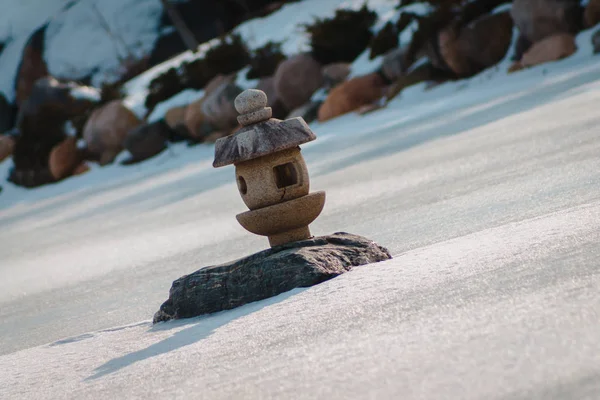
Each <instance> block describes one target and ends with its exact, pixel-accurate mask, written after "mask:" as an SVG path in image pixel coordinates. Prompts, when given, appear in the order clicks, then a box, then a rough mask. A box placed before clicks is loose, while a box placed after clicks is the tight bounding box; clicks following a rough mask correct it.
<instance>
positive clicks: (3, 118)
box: [0, 93, 17, 133]
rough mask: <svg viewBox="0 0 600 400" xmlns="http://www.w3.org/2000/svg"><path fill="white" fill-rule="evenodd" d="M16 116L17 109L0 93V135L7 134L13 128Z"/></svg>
mask: <svg viewBox="0 0 600 400" xmlns="http://www.w3.org/2000/svg"><path fill="white" fill-rule="evenodd" d="M16 116H17V108H16V107H15V106H14V105H12V104H10V103H9V102H8V100H6V97H4V95H3V94H1V93H0V133H4V132H7V131H9V130H10V129H12V128H13V127H14V125H15V119H16Z"/></svg>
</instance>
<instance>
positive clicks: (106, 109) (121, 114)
mask: <svg viewBox="0 0 600 400" xmlns="http://www.w3.org/2000/svg"><path fill="white" fill-rule="evenodd" d="M140 123H141V121H140V120H139V119H138V117H137V116H136V115H135V114H134V113H133V112H132V111H131V110H129V109H128V108H127V107H125V106H124V105H123V103H122V102H121V101H120V100H113V101H111V102H109V103H107V104H105V105H104V106H102V107H100V108H98V109H96V110H94V112H93V113H92V115H91V116H90V118H89V119H88V120H87V122H86V124H85V128H84V129H83V139H84V140H85V142H86V145H87V148H88V151H90V152H91V153H93V154H95V155H96V156H97V157H99V160H100V164H101V165H105V164H109V163H112V162H113V161H114V159H115V157H116V156H117V155H118V154H119V153H120V152H121V151H122V150H123V146H124V145H123V142H124V140H125V137H126V136H127V133H128V132H129V131H130V130H132V129H133V128H135V127H137V126H139V125H140Z"/></svg>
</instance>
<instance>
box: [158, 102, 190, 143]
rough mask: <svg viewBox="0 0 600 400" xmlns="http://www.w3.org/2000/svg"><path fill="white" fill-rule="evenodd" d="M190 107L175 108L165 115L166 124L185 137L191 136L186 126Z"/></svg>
mask: <svg viewBox="0 0 600 400" xmlns="http://www.w3.org/2000/svg"><path fill="white" fill-rule="evenodd" d="M187 108H188V106H187V105H185V106H179V107H173V108H171V109H170V110H169V111H167V112H166V113H165V117H164V119H165V122H166V124H167V125H169V128H171V129H172V130H174V131H176V132H178V133H180V134H181V135H184V136H189V132H188V129H187V126H186V124H185V112H186V110H187Z"/></svg>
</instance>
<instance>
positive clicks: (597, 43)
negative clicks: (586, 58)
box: [592, 29, 600, 54]
mask: <svg viewBox="0 0 600 400" xmlns="http://www.w3.org/2000/svg"><path fill="white" fill-rule="evenodd" d="M592 46H594V54H598V53H600V29H599V30H597V31H596V32H594V35H593V36H592Z"/></svg>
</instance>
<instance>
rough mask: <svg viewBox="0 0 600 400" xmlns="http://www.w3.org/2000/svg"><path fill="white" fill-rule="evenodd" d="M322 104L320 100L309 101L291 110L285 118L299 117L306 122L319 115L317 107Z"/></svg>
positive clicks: (308, 122) (313, 119)
mask: <svg viewBox="0 0 600 400" xmlns="http://www.w3.org/2000/svg"><path fill="white" fill-rule="evenodd" d="M322 105H323V102H322V101H312V100H311V101H309V102H308V103H306V104H304V105H302V106H300V107H298V108H296V109H295V110H292V111H291V112H290V113H289V114H288V115H287V116H286V117H285V119H290V118H296V117H301V118H302V119H304V121H306V123H307V124H310V123H311V122H313V121H315V120H316V119H317V118H318V115H319V109H320V108H321V106H322Z"/></svg>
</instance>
